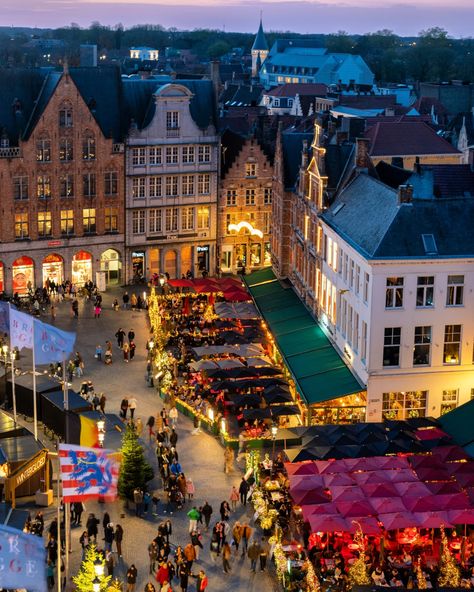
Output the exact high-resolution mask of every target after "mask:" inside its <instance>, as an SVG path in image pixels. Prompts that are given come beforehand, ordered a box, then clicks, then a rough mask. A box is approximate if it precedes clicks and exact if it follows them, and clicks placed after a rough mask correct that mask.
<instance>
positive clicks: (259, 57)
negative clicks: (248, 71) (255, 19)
mask: <svg viewBox="0 0 474 592" xmlns="http://www.w3.org/2000/svg"><path fill="white" fill-rule="evenodd" d="M267 55H268V44H267V40H266V39H265V35H264V33H263V26H262V17H260V26H259V28H258V33H257V35H256V37H255V41H254V42H253V45H252V78H257V77H258V72H259V70H260V67H261V65H262V64H263V62H264V61H265V59H266V57H267Z"/></svg>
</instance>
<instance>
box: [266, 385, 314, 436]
mask: <svg viewBox="0 0 474 592" xmlns="http://www.w3.org/2000/svg"><path fill="white" fill-rule="evenodd" d="M275 391H277V392H281V391H284V392H286V393H289V392H290V387H289V386H288V384H270V385H268V386H266V387H265V391H264V392H265V393H273V392H275ZM309 429H310V428H309Z"/></svg>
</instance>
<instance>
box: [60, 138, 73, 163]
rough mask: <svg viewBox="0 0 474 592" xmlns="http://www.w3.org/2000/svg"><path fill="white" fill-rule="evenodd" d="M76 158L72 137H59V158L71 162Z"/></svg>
mask: <svg viewBox="0 0 474 592" xmlns="http://www.w3.org/2000/svg"><path fill="white" fill-rule="evenodd" d="M73 158H74V151H73V144H72V140H71V139H70V138H60V139H59V160H60V161H61V162H71V161H72V160H73Z"/></svg>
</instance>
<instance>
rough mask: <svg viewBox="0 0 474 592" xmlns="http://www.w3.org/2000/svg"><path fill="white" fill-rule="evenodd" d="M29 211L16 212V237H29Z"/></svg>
mask: <svg viewBox="0 0 474 592" xmlns="http://www.w3.org/2000/svg"><path fill="white" fill-rule="evenodd" d="M28 236H29V225H28V212H20V213H18V214H15V238H28Z"/></svg>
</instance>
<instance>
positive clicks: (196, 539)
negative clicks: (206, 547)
mask: <svg viewBox="0 0 474 592" xmlns="http://www.w3.org/2000/svg"><path fill="white" fill-rule="evenodd" d="M201 538H202V537H201V533H200V532H199V531H198V530H193V532H192V533H191V544H192V546H193V547H194V551H195V553H196V561H199V549H202V548H203V546H202V543H201Z"/></svg>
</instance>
